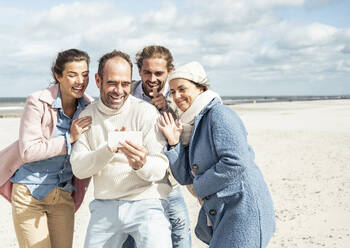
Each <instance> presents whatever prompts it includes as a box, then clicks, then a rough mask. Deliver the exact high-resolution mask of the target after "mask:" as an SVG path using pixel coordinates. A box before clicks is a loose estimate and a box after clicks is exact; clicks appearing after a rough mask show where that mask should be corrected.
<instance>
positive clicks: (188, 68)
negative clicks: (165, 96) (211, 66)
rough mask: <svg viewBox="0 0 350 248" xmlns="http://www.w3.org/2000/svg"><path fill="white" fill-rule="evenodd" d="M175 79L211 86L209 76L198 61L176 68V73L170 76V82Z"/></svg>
mask: <svg viewBox="0 0 350 248" xmlns="http://www.w3.org/2000/svg"><path fill="white" fill-rule="evenodd" d="M175 78H183V79H187V80H190V81H192V82H195V83H197V84H200V85H203V86H209V82H208V78H207V74H206V73H205V71H204V68H203V66H202V65H201V64H200V63H199V62H197V61H192V62H190V63H188V64H185V65H183V66H180V67H178V68H176V69H175V71H173V72H172V73H171V74H170V75H169V77H168V80H169V82H170V80H172V79H175Z"/></svg>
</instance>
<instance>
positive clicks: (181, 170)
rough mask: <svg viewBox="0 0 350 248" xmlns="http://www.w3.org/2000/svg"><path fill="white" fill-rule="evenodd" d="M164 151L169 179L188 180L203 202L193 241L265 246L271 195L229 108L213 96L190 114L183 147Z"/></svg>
mask: <svg viewBox="0 0 350 248" xmlns="http://www.w3.org/2000/svg"><path fill="white" fill-rule="evenodd" d="M164 151H165V154H166V155H167V157H168V159H169V162H170V168H171V171H172V173H173V175H174V177H175V179H176V180H177V181H178V182H179V183H180V184H182V185H187V184H193V188H194V191H195V193H196V194H197V196H198V197H200V198H203V200H204V204H203V206H202V208H201V209H200V212H199V215H198V222H197V226H196V229H195V232H196V235H197V237H198V238H199V239H201V240H202V241H203V242H205V243H207V244H209V245H210V247H212V248H218V247H220V248H228V247H230V248H231V247H234V248H238V247H239V248H262V247H266V246H267V244H268V242H269V240H270V238H271V236H272V234H273V232H274V231H275V218H274V209H273V204H272V199H271V196H270V193H269V190H268V187H267V185H266V183H265V181H264V178H263V176H262V174H261V172H260V170H259V168H258V167H257V166H256V164H255V163H254V152H253V150H252V149H251V147H250V146H249V145H248V143H247V133H246V130H245V127H244V125H243V123H242V121H241V120H240V118H239V117H238V115H237V114H236V113H235V112H234V111H233V110H232V109H231V108H229V107H228V106H225V105H222V104H221V103H220V102H219V100H218V99H217V98H215V99H214V100H212V101H211V102H210V103H209V104H208V105H207V106H206V107H205V108H204V109H203V110H202V111H201V113H200V114H199V115H198V116H196V118H195V122H194V128H193V131H192V136H191V139H190V143H189V145H188V146H184V145H182V143H181V142H180V143H179V144H177V146H175V147H174V148H173V149H170V150H169V147H166V148H165V150H164ZM191 170H192V171H193V172H194V173H195V174H196V176H195V177H194V176H193V175H192V173H191ZM206 216H208V217H209V219H210V221H211V223H212V226H211V227H210V226H208V225H207V217H206Z"/></svg>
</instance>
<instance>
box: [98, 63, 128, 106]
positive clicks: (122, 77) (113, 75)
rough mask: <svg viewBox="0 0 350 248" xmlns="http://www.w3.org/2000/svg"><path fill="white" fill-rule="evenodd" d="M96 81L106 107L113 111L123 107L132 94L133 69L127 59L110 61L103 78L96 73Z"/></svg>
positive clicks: (105, 67)
mask: <svg viewBox="0 0 350 248" xmlns="http://www.w3.org/2000/svg"><path fill="white" fill-rule="evenodd" d="M95 79H96V84H97V87H98V88H99V89H100V97H101V100H102V102H103V104H104V105H106V106H107V107H109V108H111V109H119V108H120V107H121V106H123V104H124V102H125V101H126V99H127V98H128V96H129V94H130V84H131V68H130V65H129V64H128V62H127V61H126V60H125V59H123V58H120V57H115V58H112V59H109V60H108V61H107V62H106V64H105V66H104V69H103V78H100V77H99V75H98V74H97V73H96V75H95Z"/></svg>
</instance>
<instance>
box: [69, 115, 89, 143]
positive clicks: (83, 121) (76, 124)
mask: <svg viewBox="0 0 350 248" xmlns="http://www.w3.org/2000/svg"><path fill="white" fill-rule="evenodd" d="M91 122H92V118H91V116H84V117H81V118H77V119H75V120H73V121H72V125H71V126H70V143H71V144H73V143H74V142H75V141H77V140H78V139H79V137H80V135H81V134H82V133H84V132H86V131H87V130H89V128H90V126H91Z"/></svg>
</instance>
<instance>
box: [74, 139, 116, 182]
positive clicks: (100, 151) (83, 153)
mask: <svg viewBox="0 0 350 248" xmlns="http://www.w3.org/2000/svg"><path fill="white" fill-rule="evenodd" d="M113 156H114V153H112V152H110V151H109V149H108V147H107V143H105V144H103V145H101V146H100V147H99V148H97V149H96V150H91V148H90V145H89V142H88V140H87V132H85V133H83V134H82V135H80V137H79V139H78V140H77V141H76V142H75V143H74V144H73V146H72V153H71V156H70V163H71V165H72V171H73V174H74V175H75V176H76V177H77V178H79V179H83V178H88V177H91V176H93V175H94V174H96V173H97V172H98V171H100V170H101V169H102V168H103V167H104V166H105V165H107V163H108V162H109V161H110V160H112V158H113Z"/></svg>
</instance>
